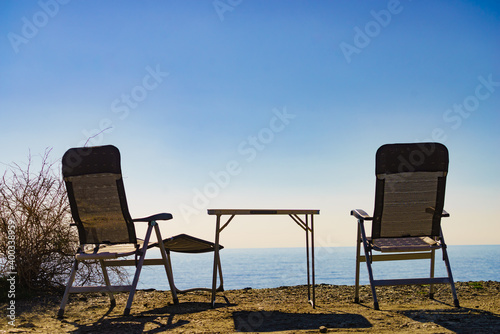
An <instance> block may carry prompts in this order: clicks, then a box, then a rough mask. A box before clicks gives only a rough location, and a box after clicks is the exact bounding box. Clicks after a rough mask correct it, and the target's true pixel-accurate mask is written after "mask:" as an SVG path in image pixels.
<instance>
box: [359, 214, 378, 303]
mask: <svg viewBox="0 0 500 334" xmlns="http://www.w3.org/2000/svg"><path fill="white" fill-rule="evenodd" d="M359 229H360V232H361V238H362V241H363V249H364V252H365V260H366V267H367V269H368V278H369V279H370V287H371V290H372V296H373V308H374V309H375V310H379V309H380V308H379V306H378V300H377V291H375V284H374V283H373V271H372V264H371V262H370V255H369V250H368V241H367V239H366V233H365V227H364V225H363V221H362V220H359Z"/></svg>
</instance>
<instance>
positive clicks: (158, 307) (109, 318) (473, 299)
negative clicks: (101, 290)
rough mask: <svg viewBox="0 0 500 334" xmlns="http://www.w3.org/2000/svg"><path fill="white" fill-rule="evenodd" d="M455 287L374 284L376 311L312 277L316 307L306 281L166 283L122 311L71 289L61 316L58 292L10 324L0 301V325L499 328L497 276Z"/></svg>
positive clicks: (54, 328)
mask: <svg viewBox="0 0 500 334" xmlns="http://www.w3.org/2000/svg"><path fill="white" fill-rule="evenodd" d="M456 287H457V292H458V296H459V299H460V304H461V307H460V308H455V307H453V300H452V296H451V292H450V288H449V286H447V285H438V286H437V293H436V295H435V298H434V300H431V299H429V298H428V297H427V293H428V287H425V286H402V287H382V288H377V291H378V294H379V302H380V309H381V310H380V311H376V310H374V309H373V304H372V299H371V293H370V289H369V287H368V286H363V287H362V290H361V302H360V303H359V304H357V303H354V302H353V296H354V287H352V286H335V285H323V284H322V285H318V286H317V288H316V299H317V303H316V304H317V305H316V307H315V308H313V307H312V306H311V305H310V304H309V303H308V302H307V287H306V286H295V287H281V288H275V289H243V290H229V291H225V292H220V293H218V297H217V303H216V307H215V308H211V306H210V303H209V299H210V295H209V294H208V293H207V292H191V293H188V294H184V295H180V303H179V304H178V305H173V304H172V299H171V295H170V292H169V291H155V290H152V291H148V290H142V291H138V292H137V294H136V296H135V298H134V304H133V306H132V311H131V314H130V315H129V316H123V315H122V313H123V309H124V307H125V303H126V298H127V294H124V293H120V294H118V295H117V297H116V299H117V306H116V307H114V308H113V309H110V304H109V298H108V296H107V295H102V294H93V295H89V294H87V295H72V297H71V299H70V303H69V305H68V306H67V308H66V313H65V316H64V318H63V319H57V317H56V313H57V310H58V303H59V301H60V297H40V298H37V299H34V300H26V301H17V302H16V319H15V326H12V325H9V324H8V323H7V321H8V320H9V319H8V318H7V317H6V316H5V315H6V314H7V309H6V308H7V305H6V304H3V305H1V308H2V314H4V316H3V317H2V319H0V333H6V332H7V333H164V332H169V333H233V332H260V333H270V332H282V333H320V332H328V333H333V332H335V333H351V332H367V333H389V332H390V333H392V332H407V333H490V334H491V333H499V332H500V282H491V281H488V282H458V283H456Z"/></svg>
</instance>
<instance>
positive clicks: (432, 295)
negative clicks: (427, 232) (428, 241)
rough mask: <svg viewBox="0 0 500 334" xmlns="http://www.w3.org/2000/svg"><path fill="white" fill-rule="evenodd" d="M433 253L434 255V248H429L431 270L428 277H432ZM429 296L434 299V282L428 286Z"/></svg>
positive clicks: (433, 266)
mask: <svg viewBox="0 0 500 334" xmlns="http://www.w3.org/2000/svg"><path fill="white" fill-rule="evenodd" d="M435 255H436V250H434V249H432V250H431V272H430V278H434V268H435V263H436V261H435ZM429 298H430V299H434V284H432V283H431V284H430V288H429Z"/></svg>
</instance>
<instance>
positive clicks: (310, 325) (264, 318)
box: [233, 311, 372, 332]
mask: <svg viewBox="0 0 500 334" xmlns="http://www.w3.org/2000/svg"><path fill="white" fill-rule="evenodd" d="M233 320H234V328H235V330H236V331H239V332H275V331H286V330H311V329H315V330H317V329H318V328H319V327H321V326H325V327H327V328H370V327H372V324H371V323H370V322H369V321H368V320H367V319H366V318H365V317H363V316H361V315H359V314H348V313H345V314H308V313H283V312H279V311H257V312H251V311H238V312H234V313H233Z"/></svg>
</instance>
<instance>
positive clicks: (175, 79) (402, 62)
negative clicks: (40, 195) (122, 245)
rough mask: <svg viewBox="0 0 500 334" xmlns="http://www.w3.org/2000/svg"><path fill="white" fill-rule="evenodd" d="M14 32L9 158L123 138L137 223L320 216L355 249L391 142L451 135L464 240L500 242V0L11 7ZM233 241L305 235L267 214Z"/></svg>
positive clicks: (9, 27)
mask: <svg viewBox="0 0 500 334" xmlns="http://www.w3.org/2000/svg"><path fill="white" fill-rule="evenodd" d="M0 33H1V36H2V38H1V40H0V53H1V55H2V56H1V57H0V124H2V131H1V132H0V140H1V142H2V143H3V144H2V148H1V151H0V152H1V154H0V162H2V163H3V164H9V163H12V162H18V163H20V162H21V163H22V162H23V161H26V157H27V155H28V152H29V151H31V153H32V154H33V155H37V154H40V153H42V152H43V151H44V150H45V148H47V147H49V148H52V153H51V158H52V159H53V160H58V159H60V157H61V156H62V155H63V154H64V152H65V151H66V150H67V149H68V148H71V147H75V146H80V145H83V144H84V143H85V142H87V140H88V144H89V145H104V144H113V145H116V146H117V147H118V148H119V149H120V151H121V153H122V169H123V174H124V178H125V187H126V191H127V196H128V200H129V208H130V211H131V213H132V215H133V216H135V217H137V216H144V215H149V214H153V213H157V212H171V213H172V214H173V215H174V220H173V221H171V222H169V223H166V224H164V225H163V227H162V231H163V234H164V235H171V234H177V233H189V234H192V235H195V236H199V237H203V238H207V239H213V237H214V225H215V224H214V222H215V219H214V217H212V216H208V215H207V213H206V209H208V208H285V209H286V208H307V209H320V210H321V214H320V215H319V216H318V217H317V218H316V221H315V222H316V232H317V233H316V242H317V245H319V246H351V245H354V244H355V232H356V230H355V229H356V223H355V220H354V218H352V217H350V216H349V211H350V210H351V209H354V208H363V209H365V210H366V211H368V212H372V211H373V195H374V187H375V177H374V155H375V151H376V150H377V148H378V147H379V146H381V145H383V144H386V143H395V142H416V141H429V140H433V141H439V142H442V143H443V144H445V145H446V146H447V147H448V149H449V151H450V173H449V176H448V186H447V197H446V209H447V210H448V211H449V212H450V213H451V218H448V219H445V220H444V222H443V229H444V232H445V236H446V237H447V241H448V243H449V244H498V239H497V238H496V235H498V233H499V232H500V229H499V227H498V224H497V223H496V222H495V220H494V219H492V217H491V211H492V208H493V211H494V208H496V207H497V206H498V203H500V202H499V200H500V177H499V171H500V155H499V154H498V147H499V144H500V131H498V126H499V125H500V110H499V106H500V66H499V65H500V64H499V59H500V58H499V55H500V52H499V51H500V40H499V37H498V36H500V4H499V3H498V2H497V1H415V0H414V1H410V0H401V1H394V0H390V1H251V0H243V1H238V0H220V1H213V0H207V1H204V0H199V1H95V0H94V1H81V0H71V1H69V0H59V1H58V0H40V1H22V2H21V1H2V2H1V3H0ZM103 130H104V131H103ZM98 133H99V134H98ZM94 135H96V136H95V137H93V138H90V137H92V136H94ZM89 138H90V139H89ZM4 166H5V165H4ZM1 168H2V169H5V167H1ZM141 229H142V227H139V230H141ZM221 242H222V243H223V244H224V245H225V246H226V247H233V248H234V247H300V246H302V245H303V242H304V241H303V234H302V233H301V230H300V229H299V228H298V227H297V226H295V224H294V223H293V222H292V221H291V220H290V221H289V219H286V217H267V216H262V217H254V218H252V219H249V218H248V217H246V218H245V217H238V219H237V220H234V221H233V222H232V223H231V225H230V226H229V227H228V228H227V229H226V230H224V232H223V234H222V239H221Z"/></svg>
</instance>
